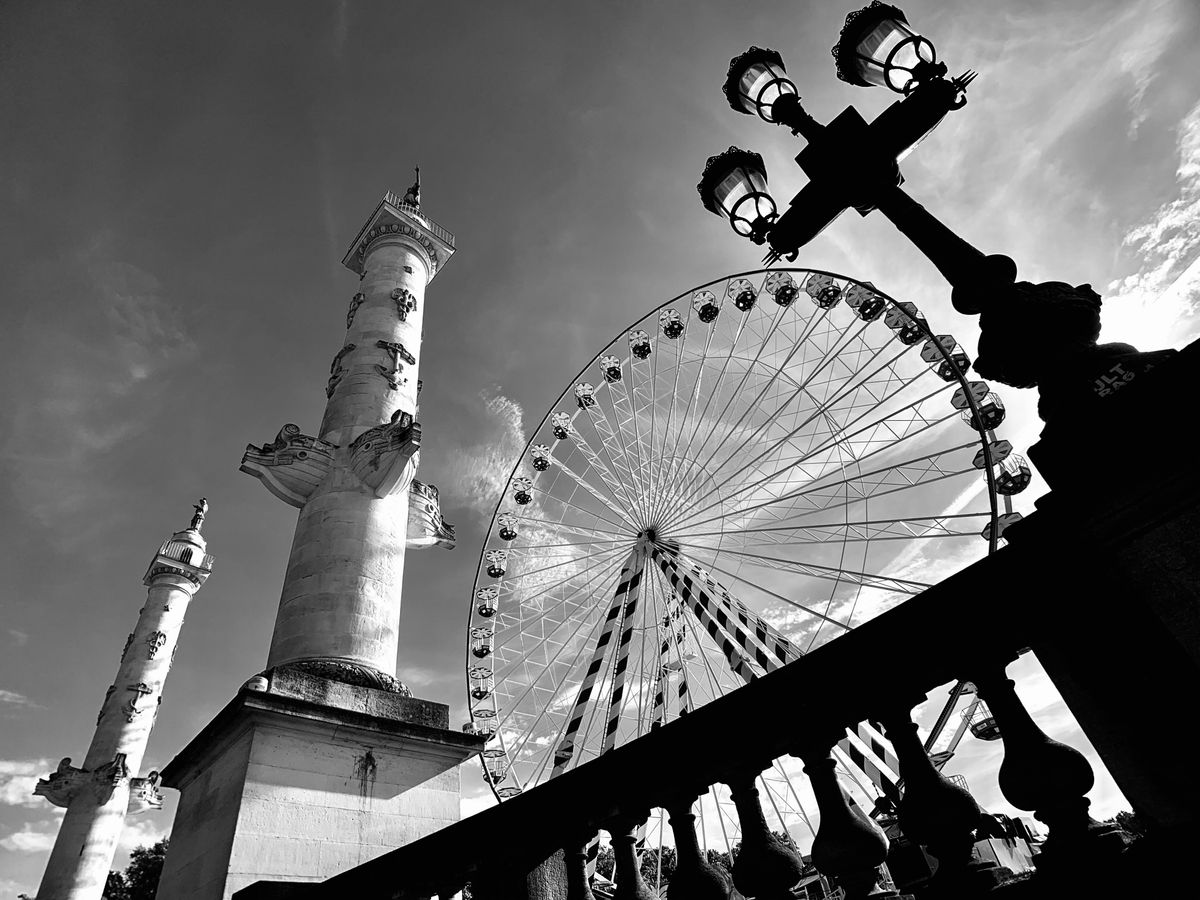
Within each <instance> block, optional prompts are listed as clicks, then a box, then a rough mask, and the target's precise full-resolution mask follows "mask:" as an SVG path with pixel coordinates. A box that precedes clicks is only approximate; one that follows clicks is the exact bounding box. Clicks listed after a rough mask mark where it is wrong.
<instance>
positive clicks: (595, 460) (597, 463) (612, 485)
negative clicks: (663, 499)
mask: <svg viewBox="0 0 1200 900" xmlns="http://www.w3.org/2000/svg"><path fill="white" fill-rule="evenodd" d="M593 402H594V401H593ZM580 412H582V410H580ZM576 417H578V413H577V414H576ZM588 421H589V422H593V427H594V420H593V418H592V416H591V415H590V410H589V415H588ZM574 422H575V420H574V419H572V427H571V429H570V438H571V442H572V444H574V446H575V448H576V449H577V450H578V451H579V452H580V453H582V454H583V456H584V458H585V459H586V460H587V461H588V464H589V465H590V466H591V469H592V471H593V472H595V473H596V474H597V475H598V476H599V477H600V480H601V481H603V482H604V486H605V487H607V488H608V490H609V492H610V493H611V494H612V496H613V497H614V498H615V499H617V500H619V501H620V502H621V503H624V504H627V505H628V504H629V498H628V494H626V492H625V490H624V489H623V488H622V487H621V482H620V480H619V479H618V478H617V477H616V476H615V475H614V474H613V472H612V469H610V468H609V466H608V465H606V464H605V462H604V461H603V460H601V459H600V456H599V455H598V454H597V453H596V451H595V450H593V449H592V446H591V444H589V443H588V440H587V438H586V437H585V436H584V434H583V431H582V430H581V429H580V428H579V427H578V425H575V424H574ZM597 434H599V432H597ZM601 441H603V435H601ZM601 449H602V450H604V453H605V455H606V456H607V455H608V451H607V450H606V449H605V448H604V446H603V444H602V445H601ZM628 508H629V509H630V510H632V506H628ZM623 518H625V516H623Z"/></svg>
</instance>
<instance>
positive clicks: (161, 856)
mask: <svg viewBox="0 0 1200 900" xmlns="http://www.w3.org/2000/svg"><path fill="white" fill-rule="evenodd" d="M168 845H169V841H168V839H167V838H163V839H162V840H161V841H159V842H158V843H156V844H152V845H150V846H149V847H138V848H137V849H136V850H134V851H133V852H132V853H130V854H129V865H128V866H126V867H125V872H124V873H120V872H109V873H108V881H107V883H106V884H105V885H104V894H103V898H102V900H154V895H155V894H156V893H157V892H158V879H159V878H160V877H161V876H162V868H163V860H165V859H166V857H167V847H168Z"/></svg>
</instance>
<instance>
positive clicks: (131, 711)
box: [121, 681, 154, 722]
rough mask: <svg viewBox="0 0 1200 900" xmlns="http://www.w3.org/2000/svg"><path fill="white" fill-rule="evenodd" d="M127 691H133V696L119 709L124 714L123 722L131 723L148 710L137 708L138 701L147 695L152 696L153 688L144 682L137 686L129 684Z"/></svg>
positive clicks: (144, 707) (146, 708)
mask: <svg viewBox="0 0 1200 900" xmlns="http://www.w3.org/2000/svg"><path fill="white" fill-rule="evenodd" d="M127 690H130V691H133V696H132V697H130V698H129V699H128V700H127V701H126V702H125V705H124V706H123V707H121V709H122V710H124V712H125V721H126V722H132V721H133V720H134V719H136V718H137V717H138V716H140V715H142V713H144V712H146V710H148V709H150V707H148V706H138V701H139V700H141V699H142V697H144V696H146V695H147V694H153V693H154V688H152V687H150V685H148V684H146V683H145V682H144V681H139V682H138V683H137V684H131V685H130V686H129V687H128V688H127Z"/></svg>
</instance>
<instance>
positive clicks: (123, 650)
mask: <svg viewBox="0 0 1200 900" xmlns="http://www.w3.org/2000/svg"><path fill="white" fill-rule="evenodd" d="M132 643H133V632H132V631H131V632H129V636H128V637H126V638H125V646H124V647H122V648H121V660H122V662H123V661H124V660H125V654H126V653H128V652H129V645H130V644H132Z"/></svg>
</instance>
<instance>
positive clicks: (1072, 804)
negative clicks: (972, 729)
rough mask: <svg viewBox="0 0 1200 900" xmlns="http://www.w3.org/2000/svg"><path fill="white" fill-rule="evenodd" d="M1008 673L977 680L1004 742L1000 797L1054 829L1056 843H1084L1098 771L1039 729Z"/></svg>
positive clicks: (987, 674) (993, 670) (993, 671)
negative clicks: (1081, 838) (1091, 791)
mask: <svg viewBox="0 0 1200 900" xmlns="http://www.w3.org/2000/svg"><path fill="white" fill-rule="evenodd" d="M1004 668H1005V667H1004V666H996V667H994V668H991V669H989V670H987V671H986V672H985V673H982V674H980V675H979V677H978V678H973V679H972V680H973V681H974V682H975V687H976V688H977V689H978V691H979V695H980V696H981V697H983V699H984V701H985V702H986V703H987V705H988V707H989V708H990V709H991V711H992V715H993V716H994V717H995V719H996V724H997V725H998V726H999V728H1000V739H1001V740H1002V741H1003V742H1004V761H1003V762H1002V763H1001V764H1000V777H999V781H1000V792H1001V793H1002V794H1004V799H1006V800H1007V801H1008V802H1009V803H1011V804H1012V805H1013V806H1015V807H1017V809H1026V810H1032V811H1033V813H1034V815H1035V816H1037V818H1038V819H1039V820H1041V821H1042V822H1045V823H1046V825H1048V826H1049V827H1050V835H1051V839H1058V838H1063V839H1066V840H1068V841H1069V840H1071V839H1075V838H1079V837H1081V836H1082V835H1083V834H1084V833H1085V832H1086V831H1087V827H1088V823H1089V822H1090V821H1091V820H1090V817H1089V816H1088V807H1089V806H1090V805H1091V801H1090V800H1088V799H1087V797H1086V796H1085V794H1087V792H1088V791H1089V790H1091V789H1092V784H1093V783H1094V780H1095V779H1094V777H1093V775H1092V767H1091V765H1090V764H1089V763H1088V761H1087V760H1086V759H1085V758H1084V756H1083V754H1082V753H1080V752H1079V751H1078V750H1076V749H1074V748H1073V747H1068V746H1067V745H1066V744H1060V743H1059V742H1058V741H1056V740H1053V739H1052V738H1051V737H1050V736H1049V735H1047V734H1046V733H1045V732H1044V731H1042V729H1040V728H1038V726H1037V723H1036V722H1034V721H1033V717H1032V716H1031V715H1029V711H1028V710H1027V709H1025V705H1024V704H1023V703H1022V702H1021V698H1020V697H1018V696H1017V692H1016V691H1015V690H1014V689H1013V682H1012V681H1011V680H1010V679H1009V678H1008V676H1007V674H1006V673H1005V671H1004Z"/></svg>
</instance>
